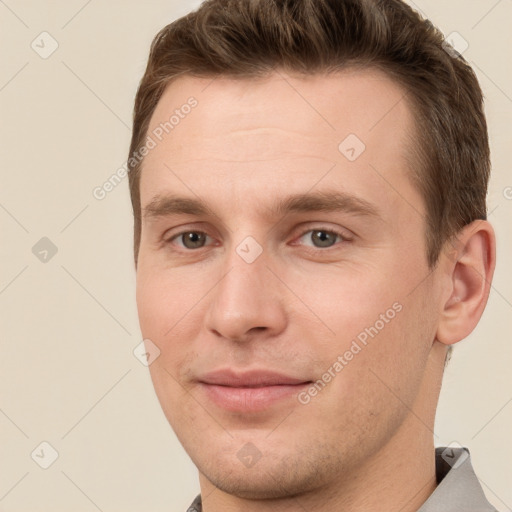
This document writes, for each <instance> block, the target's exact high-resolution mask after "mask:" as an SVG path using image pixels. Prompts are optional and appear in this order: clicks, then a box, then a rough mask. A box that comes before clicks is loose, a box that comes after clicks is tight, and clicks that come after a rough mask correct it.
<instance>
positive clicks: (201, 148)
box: [141, 69, 414, 205]
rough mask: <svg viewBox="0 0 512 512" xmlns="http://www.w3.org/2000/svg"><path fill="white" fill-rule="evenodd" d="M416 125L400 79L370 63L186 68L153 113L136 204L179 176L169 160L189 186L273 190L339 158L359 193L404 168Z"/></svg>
mask: <svg viewBox="0 0 512 512" xmlns="http://www.w3.org/2000/svg"><path fill="white" fill-rule="evenodd" d="M190 105H193V107H190ZM413 132H414V119H413V116H412V113H411V110H410V108H409V105H408V102H407V101H406V93H405V91H404V89H403V88H402V87H401V86H400V85H399V84H397V83H396V82H395V81H393V80H392V79H390V78H389V77H388V76H387V75H386V74H384V73H383V72H381V71H379V70H375V69H347V70H344V71H341V72H336V73H333V74H330V75H325V74H317V75H308V76H304V75H292V74H288V73H285V72H275V73H273V74H271V75H269V76H267V77H265V78H259V79H234V78H229V77H215V78H197V77H191V76H183V77H180V78H178V79H176V80H175V81H174V82H172V83H171V84H170V85H169V86H168V87H167V88H166V90H165V91H164V94H163V95H162V97H161V99H160V101H159V102H158V105H157V107H156V109H155V111H154V113H153V116H152V118H151V121H150V125H149V129H148V135H149V136H150V137H152V138H153V139H154V141H155V147H154V148H153V149H151V151H150V152H149V154H147V156H146V157H145V159H144V162H143V165H142V169H143V170H142V176H141V194H142V204H143V205H144V203H147V202H148V201H149V200H150V199H151V197H154V195H155V194H156V193H158V188H159V187H160V185H161V184H162V182H163V181H167V180H170V181H169V184H170V183H171V181H172V180H174V182H176V179H175V178H171V177H170V173H169V169H170V168H171V169H173V170H174V171H175V173H174V175H175V176H177V175H179V176H181V177H186V181H187V183H186V184H190V185H194V187H196V189H197V187H201V185H202V186H203V188H207V186H208V184H213V181H214V180H215V182H218V181H219V180H222V182H223V183H224V187H225V188H226V189H227V188H228V187H234V186H235V182H236V183H237V184H236V186H237V187H240V189H241V187H242V186H243V183H245V184H246V186H247V188H249V187H253V185H254V184H255V181H254V180H255V177H256V178H258V179H259V182H258V183H259V185H260V186H262V187H264V188H265V189H266V190H267V191H270V188H269V187H270V185H269V184H270V182H272V183H274V184H275V185H276V188H279V187H280V188H283V187H293V186H294V183H296V184H300V185H297V187H298V189H300V187H301V186H307V184H308V182H310V181H311V179H312V178H315V177H320V176H321V175H322V174H323V173H324V172H325V170H327V169H329V167H330V166H331V165H332V164H336V165H337V167H338V171H339V172H338V173H337V176H338V183H342V184H346V185H347V187H349V188H350V187H351V186H352V188H354V187H356V188H359V189H360V192H361V193H362V195H364V193H363V192H364V190H363V189H364V188H365V187H366V188H368V180H367V179H366V180H365V179H364V178H365V177H366V178H368V177H369V176H372V177H373V181H374V183H375V186H377V185H378V186H380V187H381V186H382V180H381V179H379V178H377V174H376V172H377V173H379V174H383V175H385V176H387V178H389V179H391V180H393V176H395V177H396V179H403V178H404V176H405V169H406V167H407V162H406V159H405V156H406V148H407V147H409V144H410V140H409V138H410V136H411V135H412V134H413ZM345 141H347V142H345ZM340 148H341V150H340ZM352 149H354V150H355V152H356V153H359V152H360V151H363V152H362V154H361V157H360V158H358V159H357V160H355V161H351V160H350V159H349V158H347V154H344V153H343V151H346V150H348V151H349V152H350V151H351V150H352ZM348 156H350V153H348ZM370 164H371V165H373V169H372V170H370V171H369V167H368V166H369V165H370ZM292 173H293V180H294V183H290V177H291V176H290V175H291V174H292ZM398 173H401V174H402V175H401V176H399V175H398ZM249 176H250V177H251V178H250V179H249ZM340 176H341V177H342V178H343V179H342V181H340V180H339V177H340ZM360 178H363V179H360ZM301 180H302V181H301ZM365 181H366V183H364V182H365ZM174 182H173V184H172V186H175V185H176V183H174ZM186 184H185V185H186ZM170 186H171V185H170ZM180 186H181V185H180ZM216 186H217V189H218V185H216ZM183 190H186V189H183ZM231 190H233V188H231ZM298 191H299V190H298Z"/></svg>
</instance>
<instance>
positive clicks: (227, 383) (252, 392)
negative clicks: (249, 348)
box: [198, 370, 312, 413]
mask: <svg viewBox="0 0 512 512" xmlns="http://www.w3.org/2000/svg"><path fill="white" fill-rule="evenodd" d="M198 382H199V385H200V387H201V389H202V391H203V392H204V393H205V395H206V397H207V398H208V399H209V400H210V401H211V402H213V403H214V404H215V405H216V406H218V407H220V408H221V409H224V410H227V411H230V412H239V413H240V412H242V413H251V412H261V411H266V410H268V409H269V408H271V407H273V406H275V405H277V404H278V403H279V405H282V402H284V401H286V400H288V401H289V400H291V399H293V398H294V397H295V396H296V395H297V393H300V392H301V391H302V390H303V389H304V388H306V387H307V386H309V385H311V383H312V381H311V380H305V379H301V378H295V377H292V376H289V375H285V374H281V373H276V372H269V371H262V370H253V371H248V372H243V373H242V372H240V373H239V372H234V371H233V370H219V371H215V372H211V373H208V374H205V375H203V376H202V377H201V378H200V379H198Z"/></svg>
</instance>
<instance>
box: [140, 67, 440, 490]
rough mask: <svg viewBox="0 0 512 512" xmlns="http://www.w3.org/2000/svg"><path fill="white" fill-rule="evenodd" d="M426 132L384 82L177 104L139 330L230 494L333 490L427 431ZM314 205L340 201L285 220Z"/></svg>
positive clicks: (155, 170) (159, 149) (167, 98)
mask: <svg viewBox="0 0 512 512" xmlns="http://www.w3.org/2000/svg"><path fill="white" fill-rule="evenodd" d="M192 96H193V97H194V98H195V100H196V101H197V105H195V106H194V107H193V108H182V106H183V105H185V104H187V100H188V99H189V98H190V97H192ZM177 109H178V110H179V112H178V114H176V115H177V116H178V117H179V121H178V122H176V119H177V118H176V117H175V118H174V120H173V128H172V129H169V125H167V129H168V131H169V134H166V133H165V130H164V131H163V132H162V127H161V125H160V123H165V122H166V121H168V120H169V118H170V117H171V116H172V115H173V114H175V111H176V110H177ZM159 126H160V129H158V128H159ZM155 133H156V134H158V136H155ZM412 133H413V117H412V114H411V111H410V110H409V108H408V106H407V104H406V102H405V99H404V92H403V91H402V89H401V88H400V87H399V86H397V85H396V84H395V83H394V82H392V81H391V80H390V79H388V78H387V77H386V76H384V75H383V74H381V73H379V72H377V71H370V70H367V71H344V72H342V73H339V74H337V75H331V76H330V77H326V76H314V77H309V78H299V77H292V76H290V75H284V74H277V73H276V74H274V75H272V77H271V78H269V79H266V80H262V81H250V80H245V81H236V80H232V79H228V78H216V79H215V80H213V81H212V80H211V79H199V78H192V77H182V78H180V79H178V80H177V81H176V82H174V83H173V84H171V85H170V86H169V87H168V88H167V89H166V91H165V93H164V95H163V97H162V98H161V100H160V102H159V104H158V106H157V108H156V111H155V113H154V115H153V117H152V120H151V125H150V128H149V131H148V134H149V135H150V136H151V137H152V139H153V140H154V142H156V143H157V145H156V147H154V148H152V149H151V150H150V152H149V154H148V155H147V156H146V158H145V161H144V165H143V171H142V175H141V184H140V190H141V204H142V215H143V220H142V233H141V245H140V253H139V259H138V268H137V304H138V311H139V317H140V325H141V330H142V334H143V337H144V338H146V339H149V340H151V342H152V343H153V344H154V345H156V346H157V347H158V349H159V350H160V351H161V353H160V356H159V357H158V358H157V359H156V360H155V361H154V362H153V363H152V364H151V365H150V372H151V377H152V380H153V383H154V386H155V390H156V393H157V396H158V398H159V401H160V403H161V405H162V408H163V410H164V413H165V415H166V417H167V419H168V421H169V422H170V424H171V425H172V427H173V429H174V431H175V432H176V434H177V436H178V438H179V440H180V442H181V443H182V444H183V446H184V448H185V449H186V451H187V452H188V453H189V455H190V457H191V458H192V460H193V462H194V463H195V464H196V466H197V467H198V469H199V471H200V473H201V474H202V477H201V478H203V479H204V478H206V479H207V481H209V482H211V483H213V484H214V485H216V486H218V487H219V488H220V489H222V490H224V491H226V492H229V493H232V494H238V495H240V496H246V497H252V498H258V497H259V498H261V497H272V496H273V497H276V496H279V495H281V494H282V495H289V494H291V493H293V492H303V491H306V490H309V489H314V488H318V487H320V486H324V485H327V484H329V482H331V483H332V482H333V481H334V479H336V478H337V479H339V478H340V477H341V476H342V475H344V474H349V473H350V472H352V471H354V470H355V469H356V468H358V467H359V468H360V467H361V465H362V464H364V463H368V461H369V460H370V459H371V457H372V456H373V455H374V454H376V453H378V451H379V450H380V449H381V448H382V447H384V446H386V445H387V444H388V442H390V440H391V441H392V439H394V438H396V437H397V436H399V435H405V434H403V433H404V432H405V430H407V432H409V434H410V433H411V432H413V431H416V432H418V431H422V432H424V431H425V430H426V429H427V427H426V424H427V423H428V422H429V421H430V420H431V419H432V418H430V417H429V418H426V417H425V418H420V419H418V417H419V415H421V414H422V413H423V412H424V411H426V410H427V409H428V408H426V407H425V403H426V401H427V400H426V397H425V396H424V395H423V394H422V393H423V391H424V388H425V387H426V386H425V380H424V379H425V374H427V373H428V372H425V369H426V368H427V365H428V363H429V353H430V350H431V348H432V344H433V342H434V338H435V332H436V327H437V322H438V316H437V310H438V304H439V297H440V286H439V284H438V280H437V279H436V273H430V270H429V268H428V265H427V260H426V245H425V235H424V233H425V208H424V202H423V200H422V198H421V196H420V195H419V193H418V192H417V191H416V189H415V188H414V187H413V185H412V182H411V180H410V177H409V173H410V168H409V166H408V165H409V164H408V163H407V161H406V154H405V148H406V147H407V144H408V140H407V136H410V135H411V134H412ZM351 134H352V135H351ZM159 138H161V139H162V140H161V141H160V140H158V139H159ZM362 144H364V145H365V146H366V147H365V148H364V147H363V145H362ZM301 194H307V195H314V196H315V198H316V200H318V199H323V200H324V201H325V200H326V198H327V197H328V196H330V195H334V194H337V195H338V199H340V201H339V203H338V207H339V208H338V209H328V208H325V209H322V208H320V207H319V204H318V201H315V200H309V201H307V200H302V201H300V200H299V201H295V202H294V204H293V205H294V206H295V207H294V208H291V209H283V208H282V209H281V210H279V209H278V207H279V205H284V206H286V201H287V199H289V198H290V197H292V196H298V195H301ZM171 195H172V196H180V197H183V198H187V199H190V200H193V201H202V202H203V203H204V204H205V205H207V209H206V210H205V211H204V212H202V213H201V212H194V211H193V210H192V209H188V208H178V207H179V206H181V207H183V206H184V203H183V202H182V203H179V202H174V203H173V202H171V201H170V200H169V201H167V202H166V198H168V199H169V198H170V196H171ZM150 203H151V208H147V207H148V205H150ZM288 206H290V204H289V205H288ZM180 209H181V210H182V211H180ZM148 346H149V345H148ZM422 390H423V391H422ZM411 410H414V411H415V414H414V418H413V417H412V414H411ZM411 418H412V419H411ZM422 420H423V421H422Z"/></svg>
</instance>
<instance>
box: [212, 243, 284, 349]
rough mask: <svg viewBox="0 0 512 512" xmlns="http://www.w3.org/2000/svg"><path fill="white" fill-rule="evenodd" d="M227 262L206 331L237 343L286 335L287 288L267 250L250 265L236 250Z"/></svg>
mask: <svg viewBox="0 0 512 512" xmlns="http://www.w3.org/2000/svg"><path fill="white" fill-rule="evenodd" d="M224 263H225V265H224V266H223V272H222V277H221V279H220V280H219V282H218V283H217V285H216V286H215V287H214V289H213V290H212V296H211V299H210V301H211V302H210V303H209V307H208V310H207V312H206V316H205V325H206V328H207V329H208V330H209V331H210V332H213V333H215V334H216V335H217V336H219V337H222V338H224V339H226V340H230V341H236V342H245V341H249V340H251V339H253V338H254V337H255V336H256V337H257V336H261V335H262V334H264V335H265V337H270V336H276V335H278V334H279V333H280V332H282V331H283V330H284V329H285V327H286V311H285V307H284V303H283V302H284V299H285V290H284V285H283V284H282V282H280V280H279V279H277V278H276V276H275V274H276V271H275V270H274V269H273V270H272V271H271V270H270V268H269V267H270V265H269V264H270V263H271V262H270V261H269V258H268V257H267V255H266V254H265V251H263V253H262V254H261V255H260V256H259V257H258V258H257V259H256V260H255V261H252V262H251V263H249V262H247V261H245V260H244V259H243V258H242V257H241V256H240V255H239V254H238V253H237V252H236V251H235V250H233V251H232V253H231V254H230V256H229V257H228V258H226V260H225V262H224ZM258 333H260V334H258Z"/></svg>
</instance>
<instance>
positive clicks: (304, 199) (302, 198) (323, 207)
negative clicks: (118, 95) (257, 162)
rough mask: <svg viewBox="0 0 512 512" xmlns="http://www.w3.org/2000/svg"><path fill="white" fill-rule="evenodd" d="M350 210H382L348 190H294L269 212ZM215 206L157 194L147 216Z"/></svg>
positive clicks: (199, 212) (370, 213) (205, 211)
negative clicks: (294, 191)
mask: <svg viewBox="0 0 512 512" xmlns="http://www.w3.org/2000/svg"><path fill="white" fill-rule="evenodd" d="M307 212H346V213H351V214H354V215H358V216H366V217H376V218H378V217H381V215H380V212H379V210H378V209H377V208H376V207H375V206H374V205H373V204H371V203H370V202H368V201H366V200H365V199H362V198H360V197H357V196H354V195H351V194H347V193H345V192H308V193H302V194H293V195H289V196H287V197H284V198H281V199H279V200H277V201H275V202H274V203H273V204H272V205H271V206H270V207H269V208H267V209H266V216H269V217H281V216H284V215H287V214H289V213H307ZM209 214H210V215H211V214H212V209H211V208H210V206H209V205H208V203H206V202H205V201H203V200H201V199H199V198H193V197H185V196H177V195H172V194H171V195H156V196H155V197H153V199H152V200H151V201H150V202H149V203H148V205H147V206H145V207H144V208H143V218H144V219H151V218H159V217H167V216H171V215H195V216H206V215H209Z"/></svg>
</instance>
